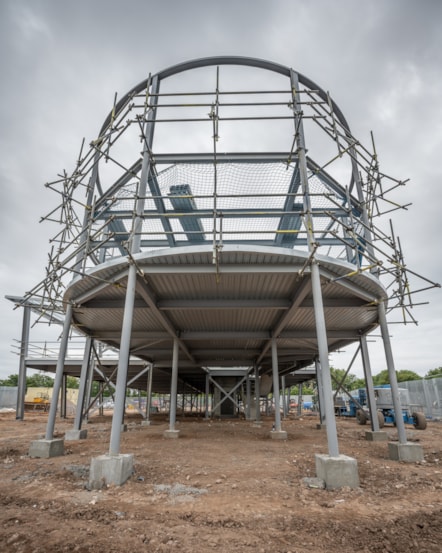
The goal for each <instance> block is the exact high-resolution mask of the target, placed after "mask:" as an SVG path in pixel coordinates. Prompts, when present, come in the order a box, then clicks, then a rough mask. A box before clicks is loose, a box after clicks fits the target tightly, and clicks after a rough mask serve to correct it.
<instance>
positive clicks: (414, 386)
mask: <svg viewBox="0 0 442 553" xmlns="http://www.w3.org/2000/svg"><path fill="white" fill-rule="evenodd" d="M399 387H400V388H406V389H407V390H408V392H409V394H410V404H411V405H417V406H419V407H421V408H423V410H424V413H425V416H426V417H427V418H428V419H434V420H442V377H441V378H428V379H422V380H410V381H409V382H400V383H399Z"/></svg>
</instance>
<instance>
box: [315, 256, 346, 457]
mask: <svg viewBox="0 0 442 553" xmlns="http://www.w3.org/2000/svg"><path fill="white" fill-rule="evenodd" d="M311 276H312V292H313V303H314V311H315V324H316V333H317V336H318V351H319V362H320V364H321V374H322V388H323V394H324V397H323V399H324V405H323V411H324V415H325V418H326V421H327V424H326V429H327V442H328V452H329V454H330V457H339V447H338V432H337V429H336V419H335V413H334V407H333V389H332V382H331V375H330V365H329V363H328V344H327V330H326V325H325V316H324V307H323V304H322V290H321V276H320V274H319V266H318V264H317V263H316V261H314V262H313V263H312V266H311Z"/></svg>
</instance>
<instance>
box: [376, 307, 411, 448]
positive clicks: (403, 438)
mask: <svg viewBox="0 0 442 553" xmlns="http://www.w3.org/2000/svg"><path fill="white" fill-rule="evenodd" d="M378 315H379V324H380V327H381V334H382V341H383V342H384V351H385V358H386V361H387V369H388V377H389V379H390V386H391V398H392V400H393V407H394V413H395V420H396V428H397V433H398V438H399V443H400V444H406V443H407V435H406V433H405V424H404V419H403V418H402V407H401V401H400V398H399V386H398V383H397V377H396V370H395V367H394V360H393V352H392V350H391V342H390V336H389V334H388V324H387V316H386V314H385V304H384V302H383V301H381V302H379V304H378Z"/></svg>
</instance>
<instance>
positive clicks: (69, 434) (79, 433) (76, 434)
mask: <svg viewBox="0 0 442 553" xmlns="http://www.w3.org/2000/svg"><path fill="white" fill-rule="evenodd" d="M86 438H87V430H73V429H72V430H66V433H65V435H64V439H65V440H66V441H67V442H70V441H75V440H85V439H86Z"/></svg>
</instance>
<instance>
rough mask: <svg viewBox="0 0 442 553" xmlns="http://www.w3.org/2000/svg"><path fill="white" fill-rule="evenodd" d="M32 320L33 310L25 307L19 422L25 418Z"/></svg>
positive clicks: (21, 353) (19, 371) (19, 382)
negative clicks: (27, 362)
mask: <svg viewBox="0 0 442 553" xmlns="http://www.w3.org/2000/svg"><path fill="white" fill-rule="evenodd" d="M30 320H31V308H30V307H29V306H28V305H25V306H24V308H23V323H22V330H21V342H20V365H19V369H18V390H17V405H16V411H15V413H16V415H15V418H16V419H17V420H23V419H24V417H25V395H26V356H27V355H28V346H29V326H30Z"/></svg>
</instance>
